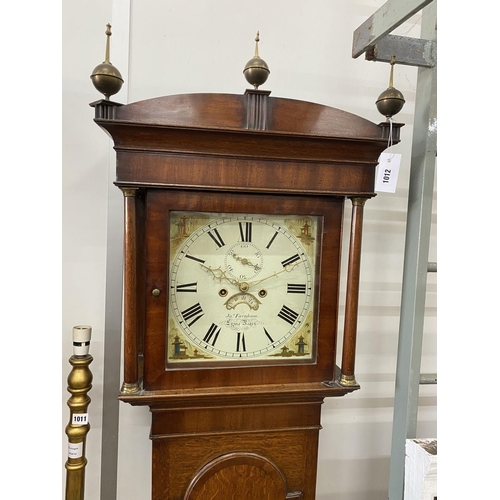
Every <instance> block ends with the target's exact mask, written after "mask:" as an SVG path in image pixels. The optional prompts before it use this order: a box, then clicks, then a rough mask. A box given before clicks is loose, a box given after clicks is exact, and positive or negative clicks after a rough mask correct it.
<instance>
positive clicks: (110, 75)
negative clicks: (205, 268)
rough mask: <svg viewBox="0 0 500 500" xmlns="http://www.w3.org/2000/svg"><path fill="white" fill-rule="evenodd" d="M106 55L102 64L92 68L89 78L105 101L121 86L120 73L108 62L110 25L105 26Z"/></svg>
mask: <svg viewBox="0 0 500 500" xmlns="http://www.w3.org/2000/svg"><path fill="white" fill-rule="evenodd" d="M105 33H106V54H105V59H104V62H103V63H101V64H99V65H98V66H96V67H95V68H94V71H93V72H92V75H90V78H91V79H92V83H93V84H94V87H95V88H96V89H97V90H98V91H99V92H100V93H101V94H104V97H105V98H106V99H109V97H110V96H112V95H114V94H116V93H118V92H119V91H120V89H121V88H122V85H123V78H122V75H121V74H120V72H119V71H118V70H117V69H116V68H115V67H114V66H113V65H112V64H111V63H110V62H109V46H110V37H111V24H109V23H108V24H107V25H106V32H105Z"/></svg>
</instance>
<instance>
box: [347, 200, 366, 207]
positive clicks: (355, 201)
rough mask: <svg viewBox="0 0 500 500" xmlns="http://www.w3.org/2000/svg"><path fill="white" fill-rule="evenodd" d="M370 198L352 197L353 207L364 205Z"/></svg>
mask: <svg viewBox="0 0 500 500" xmlns="http://www.w3.org/2000/svg"><path fill="white" fill-rule="evenodd" d="M367 200H368V198H351V201H352V206H353V207H364V206H365V203H366V201H367Z"/></svg>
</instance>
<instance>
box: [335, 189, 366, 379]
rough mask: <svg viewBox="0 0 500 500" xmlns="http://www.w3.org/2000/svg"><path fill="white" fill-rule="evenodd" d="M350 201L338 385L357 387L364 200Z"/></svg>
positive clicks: (355, 199) (354, 199) (353, 199)
mask: <svg viewBox="0 0 500 500" xmlns="http://www.w3.org/2000/svg"><path fill="white" fill-rule="evenodd" d="M351 201H352V218H351V237H350V242H349V265H348V272H347V290H346V305H345V318H344V340H343V344H342V367H341V370H340V371H341V375H340V384H341V385H344V386H353V385H358V383H357V382H356V377H355V376H354V360H355V356H356V333H357V327H358V298H359V271H360V264H361V236H362V228H363V208H364V205H365V202H366V198H351Z"/></svg>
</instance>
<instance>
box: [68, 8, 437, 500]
mask: <svg viewBox="0 0 500 500" xmlns="http://www.w3.org/2000/svg"><path fill="white" fill-rule="evenodd" d="M128 3H129V2H128V0H114V1H112V0H106V1H104V0H87V1H86V2H79V1H76V0H73V1H71V0H69V1H66V2H65V3H64V6H63V7H64V9H63V75H62V76H63V131H62V134H63V135H62V137H63V150H62V151H63V162H62V173H63V185H62V188H63V191H62V193H63V310H62V313H63V322H62V328H63V330H62V331H63V339H62V375H63V376H62V379H63V380H62V384H61V386H62V400H63V404H62V422H63V427H62V428H64V426H65V425H66V423H67V421H68V414H69V413H68V409H67V407H66V401H67V399H68V397H69V394H68V393H67V392H66V377H67V374H68V373H69V368H70V367H69V364H68V361H67V360H68V358H69V357H70V356H71V329H72V327H73V326H74V325H77V324H82V323H85V324H90V325H92V327H93V339H92V347H91V354H92V355H93V357H94V361H93V363H92V365H91V369H92V371H93V374H94V385H93V388H92V391H91V393H90V396H91V398H92V403H91V405H90V408H89V412H90V419H91V426H92V428H91V431H90V433H89V435H88V438H87V458H88V461H89V462H88V465H87V468H86V477H87V479H86V492H87V493H86V498H88V499H89V500H92V499H97V498H99V496H100V480H101V460H100V456H101V439H102V433H101V430H102V427H101V416H102V406H103V357H104V322H105V290H106V282H105V277H106V271H107V267H106V251H107V248H106V245H107V243H106V241H107V231H108V228H107V220H108V198H109V195H108V188H109V186H110V182H109V169H110V168H111V169H113V168H114V165H113V162H114V157H113V154H112V150H111V144H110V140H109V138H108V137H107V135H106V134H105V133H104V132H103V131H102V130H100V129H99V127H97V126H96V125H95V124H94V123H93V120H92V119H93V109H91V108H90V107H89V106H88V104H89V103H90V102H92V101H95V100H98V99H99V98H100V97H101V96H100V94H98V93H97V91H96V90H95V89H94V88H93V85H92V83H91V81H90V78H89V76H90V74H91V72H92V70H93V68H94V67H95V66H96V65H97V64H99V63H101V62H102V61H103V58H104V44H105V35H104V30H105V25H106V23H108V22H110V23H111V24H113V23H114V22H113V18H114V19H118V21H117V24H116V25H114V27H113V32H114V35H113V37H114V38H113V37H112V46H111V62H112V63H113V64H115V65H116V66H117V67H118V69H120V71H122V75H123V76H124V78H125V80H126V86H125V88H124V90H122V91H121V92H120V93H119V94H118V95H116V96H114V97H113V100H116V101H118V102H124V103H126V102H133V101H137V100H142V99H147V98H151V97H157V96H161V95H169V94H177V93H187V92H224V93H238V94H241V93H243V92H244V90H245V89H246V88H247V87H248V84H247V82H246V81H245V79H244V76H243V74H242V71H243V67H244V65H245V63H246V62H247V61H248V60H249V59H250V58H251V57H252V56H253V51H254V37H255V33H256V31H257V30H259V31H260V35H261V43H260V55H261V57H262V58H263V59H265V60H266V62H267V63H268V65H269V67H270V70H271V75H270V77H269V79H268V81H267V82H266V84H265V85H264V88H266V89H269V90H272V94H271V95H272V96H276V97H287V98H294V99H303V100H308V101H313V102H318V103H321V104H325V105H330V106H333V107H337V108H341V109H344V110H346V111H349V112H352V113H355V114H358V115H360V116H363V117H364V118H367V119H369V120H372V121H374V122H377V123H378V122H380V121H383V118H382V116H381V115H379V113H378V112H377V110H376V107H375V104H374V102H375V100H376V98H377V96H378V95H379V94H380V92H382V91H383V90H385V88H386V87H387V85H388V78H389V67H388V65H386V64H382V63H373V62H367V61H365V60H364V57H360V58H358V59H352V58H351V46H352V34H353V31H354V30H355V29H356V28H357V27H358V26H359V25H360V24H361V23H363V22H364V21H365V20H366V19H367V18H368V17H369V16H370V15H371V14H373V13H374V12H375V11H376V10H377V8H378V7H379V6H380V5H382V4H383V3H384V1H383V0H373V1H372V0H337V1H336V2H331V1H327V0H311V1H309V2H300V1H298V0H293V1H291V0H275V1H273V2H265V1H262V0H254V1H253V2H243V1H239V2H237V1H234V0H219V1H215V0H189V1H186V0H169V1H163V0H142V1H137V0H132V1H131V16H130V20H131V24H130V42H129V47H128V46H127V44H120V43H117V44H115V45H114V44H113V42H114V41H115V40H118V39H119V37H120V35H119V34H118V33H117V32H116V30H117V29H118V27H119V25H120V19H122V17H120V16H121V14H120V13H123V11H124V10H128ZM418 19H419V15H417V16H416V17H414V18H412V19H411V20H410V21H409V22H407V23H405V24H404V25H403V26H401V27H400V28H398V29H397V30H396V31H395V32H394V33H395V34H400V35H409V36H416V37H418V36H419V24H418ZM128 49H129V54H127V51H128ZM127 56H129V59H127ZM117 61H125V62H122V66H120V65H119V63H118V62H117ZM127 62H128V65H129V66H128V72H127V73H124V70H123V68H124V66H125V71H126V65H127ZM416 74H417V70H416V69H415V68H411V67H405V66H396V69H395V76H394V84H395V86H396V87H397V88H399V89H400V90H401V91H402V92H403V94H404V96H405V98H406V105H405V107H404V108H403V111H402V112H401V113H400V114H399V115H397V117H396V118H397V121H399V122H403V123H405V126H404V127H403V129H402V141H401V144H399V145H397V146H395V147H394V149H393V150H394V152H397V153H401V154H402V155H403V159H402V165H401V171H400V176H399V180H398V190H397V192H396V193H395V194H385V193H381V194H379V195H378V196H377V197H376V198H375V199H373V200H370V201H369V202H368V203H367V204H366V207H365V229H364V236H363V257H362V268H361V285H360V307H359V315H360V317H359V322H358V355H357V364H356V372H357V380H358V382H359V383H360V384H361V390H360V391H357V392H355V393H353V394H351V395H348V396H345V397H344V398H340V399H333V398H332V399H328V400H326V401H325V404H324V405H323V417H322V423H323V430H322V431H321V433H320V452H319V466H318V488H317V498H318V500H344V499H349V500H368V499H369V500H385V499H386V498H387V488H388V481H389V455H390V447H391V431H392V411H393V394H394V379H395V368H396V352H397V338H398V326H399V308H400V299H401V277H402V267H403V251H404V239H405V220H406V218H405V217H406V209H407V196H408V181H409V162H410V152H411V137H412V125H413V110H414V99H415V89H416ZM127 91H128V95H127ZM111 172H112V171H111ZM114 189H116V191H118V189H117V188H114ZM112 201H113V200H112ZM435 210H436V209H435V208H434V215H433V226H432V237H431V251H430V256H429V260H430V261H436V260H437V257H436V238H435V236H436V234H435V233H436V215H435ZM347 212H349V209H348V210H347ZM348 226H349V214H347V219H346V221H345V228H346V232H347V231H348V229H349V228H348ZM113 229H115V228H113ZM436 283H437V277H436V276H435V275H432V274H431V275H430V276H429V282H428V294H427V303H426V321H425V332H424V352H423V357H422V372H436V371H437V367H436V364H437V362H436V287H437V284H436ZM108 285H109V284H108ZM109 286H111V285H109ZM342 306H343V301H342V302H341V307H342ZM342 319H343V318H341V322H340V329H342V325H343V322H342ZM340 345H341V344H340ZM118 389H119V388H118V387H117V390H116V392H117V393H118ZM420 403H421V406H420V412H419V423H418V436H417V437H423V438H427V437H436V433H437V431H436V387H435V386H423V387H422V388H421V398H420ZM149 423H150V414H149V411H148V409H147V408H132V407H130V406H128V405H125V404H121V405H120V438H119V462H118V480H119V487H118V499H119V500H132V499H136V498H147V494H145V493H144V492H148V491H149V489H150V486H149V484H150V473H151V468H150V459H151V456H150V453H151V444H150V441H149V439H148V434H149ZM62 441H63V442H62V445H63V446H62V448H63V463H64V461H65V460H66V453H67V444H66V440H65V436H63V440H62ZM106 500H108V499H106Z"/></svg>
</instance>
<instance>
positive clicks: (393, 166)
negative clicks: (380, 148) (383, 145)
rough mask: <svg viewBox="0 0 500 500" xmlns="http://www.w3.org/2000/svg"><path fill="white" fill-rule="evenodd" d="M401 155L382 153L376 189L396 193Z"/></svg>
mask: <svg viewBox="0 0 500 500" xmlns="http://www.w3.org/2000/svg"><path fill="white" fill-rule="evenodd" d="M400 164H401V155H400V154H395V153H382V154H381V155H380V158H379V163H378V167H377V179H376V181H375V191H377V192H379V193H380V192H382V193H395V192H396V184H397V182H398V174H399V165H400Z"/></svg>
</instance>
